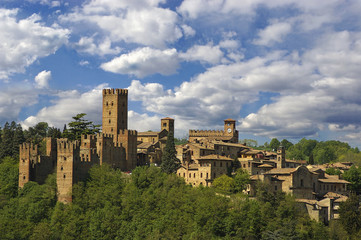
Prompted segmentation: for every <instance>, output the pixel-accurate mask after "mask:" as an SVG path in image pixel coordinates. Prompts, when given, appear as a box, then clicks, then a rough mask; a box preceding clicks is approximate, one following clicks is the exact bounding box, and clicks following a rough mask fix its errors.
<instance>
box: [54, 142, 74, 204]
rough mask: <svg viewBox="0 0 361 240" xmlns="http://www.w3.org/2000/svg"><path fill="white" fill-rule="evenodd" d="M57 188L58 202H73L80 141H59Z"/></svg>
mask: <svg viewBox="0 0 361 240" xmlns="http://www.w3.org/2000/svg"><path fill="white" fill-rule="evenodd" d="M57 146H58V164H57V179H56V180H57V181H56V182H57V188H58V201H60V202H64V203H68V202H71V201H72V187H73V184H74V183H75V179H74V178H75V175H74V169H75V166H74V165H75V164H74V162H75V161H76V158H77V157H78V158H79V153H80V144H79V142H78V141H73V142H71V141H68V140H67V139H58V141H57Z"/></svg>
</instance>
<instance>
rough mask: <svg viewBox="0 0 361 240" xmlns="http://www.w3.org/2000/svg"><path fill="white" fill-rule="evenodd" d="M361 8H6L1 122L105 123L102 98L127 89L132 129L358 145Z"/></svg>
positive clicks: (191, 2)
mask: <svg viewBox="0 0 361 240" xmlns="http://www.w3.org/2000/svg"><path fill="white" fill-rule="evenodd" d="M360 12H361V3H360V1H355V0H349V1H336V0H329V1H311V0H304V1H296V0H287V1H286V0H271V1H270V0H253V1H242V0H183V1H182V0H177V1H170V0H168V1H167V0H133V1H127V0H87V1H75V0H73V1H62V0H59V1H52V0H22V1H14V0H2V1H1V2H0V32H1V34H0V123H1V125H3V124H4V123H5V122H6V121H12V120H15V121H17V122H21V124H22V125H23V126H24V127H25V128H26V127H29V126H33V125H35V124H36V123H37V122H40V121H46V122H48V123H49V124H50V125H52V126H56V127H60V128H62V127H63V125H64V123H68V122H69V121H71V117H72V116H74V115H76V114H77V113H80V112H85V113H87V114H88V115H87V117H88V119H90V120H92V121H94V122H96V123H101V97H102V96H101V89H102V88H128V89H129V128H131V129H136V130H138V131H147V130H149V129H152V130H158V129H159V128H160V126H159V125H160V118H162V117H173V118H175V119H176V135H177V136H178V137H183V136H185V135H186V134H187V131H188V129H222V126H223V119H226V118H234V119H236V120H237V128H238V130H239V131H240V138H252V139H256V140H258V141H259V143H263V142H264V141H270V138H273V137H277V138H279V139H280V140H281V139H283V138H286V139H289V140H292V141H294V142H295V141H297V140H299V139H300V138H302V137H306V138H313V139H318V140H322V141H323V140H329V139H336V140H341V141H347V142H349V143H350V144H351V145H352V146H359V147H360V146H361V121H360V119H361V100H360V99H361V98H360V92H361V91H360V90H361V81H360V76H361V68H360V62H361V24H360V23H361V16H360V14H359V13H360Z"/></svg>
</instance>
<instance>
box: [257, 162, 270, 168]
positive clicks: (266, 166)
mask: <svg viewBox="0 0 361 240" xmlns="http://www.w3.org/2000/svg"><path fill="white" fill-rule="evenodd" d="M257 167H259V168H273V166H272V165H270V164H267V163H265V164H262V165H259V166H257Z"/></svg>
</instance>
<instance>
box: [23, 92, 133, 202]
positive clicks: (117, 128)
mask: <svg viewBox="0 0 361 240" xmlns="http://www.w3.org/2000/svg"><path fill="white" fill-rule="evenodd" d="M102 120H103V131H102V133H99V134H95V135H82V136H81V139H80V140H76V141H70V140H68V139H66V138H63V139H52V138H46V139H45V140H44V142H43V143H45V144H42V145H41V146H35V145H33V144H30V143H24V144H22V145H21V146H20V154H19V156H20V161H19V187H23V186H24V184H25V183H27V182H28V181H35V182H38V183H43V182H44V181H45V179H46V177H47V176H48V175H49V174H51V173H53V172H56V174H57V189H58V200H59V201H61V202H65V203H66V202H71V200H72V186H73V184H75V183H77V182H79V181H83V180H85V179H86V177H87V175H88V171H89V169H90V167H91V166H93V165H94V164H97V165H102V164H103V163H106V164H109V165H110V166H112V167H114V168H118V169H121V170H122V171H130V170H132V169H134V168H135V167H136V165H137V131H135V130H128V90H126V89H104V90H103V118H102Z"/></svg>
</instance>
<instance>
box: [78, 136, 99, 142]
mask: <svg viewBox="0 0 361 240" xmlns="http://www.w3.org/2000/svg"><path fill="white" fill-rule="evenodd" d="M96 139H97V137H96V135H92V134H83V135H81V141H82V142H83V141H84V140H90V141H91V140H95V141H96Z"/></svg>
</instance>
